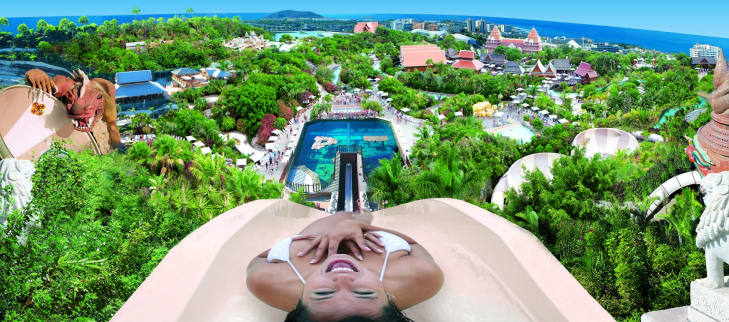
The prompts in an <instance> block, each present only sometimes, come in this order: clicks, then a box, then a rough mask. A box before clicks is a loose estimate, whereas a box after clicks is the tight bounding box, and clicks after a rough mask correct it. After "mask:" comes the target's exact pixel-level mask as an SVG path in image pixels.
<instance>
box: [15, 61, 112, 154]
mask: <svg viewBox="0 0 729 322" xmlns="http://www.w3.org/2000/svg"><path fill="white" fill-rule="evenodd" d="M25 78H26V80H27V82H28V83H29V85H31V86H33V88H36V89H40V90H43V91H45V92H47V93H50V94H52V95H53V96H55V97H56V98H58V99H59V100H61V101H62V102H63V103H64V104H65V105H66V108H67V114H68V118H70V119H71V121H72V122H73V127H74V129H75V130H76V131H80V132H90V131H91V130H92V129H93V128H94V125H96V122H97V121H98V120H99V119H100V118H102V119H103V121H104V122H106V127H107V130H108V133H109V145H111V146H112V147H118V146H119V145H120V144H121V137H120V136H119V128H118V127H117V125H116V88H115V87H114V84H112V83H111V82H110V81H108V80H105V79H102V78H93V79H89V77H88V76H86V74H85V73H84V72H83V71H81V70H78V71H77V72H74V73H73V74H72V75H71V78H69V77H66V76H61V75H56V76H54V77H53V79H51V78H50V77H48V74H46V73H45V72H44V71H42V70H40V69H31V70H29V71H27V72H26V73H25Z"/></svg>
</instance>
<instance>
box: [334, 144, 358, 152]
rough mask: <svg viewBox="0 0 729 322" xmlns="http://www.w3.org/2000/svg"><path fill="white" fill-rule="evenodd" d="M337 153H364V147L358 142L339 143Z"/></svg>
mask: <svg viewBox="0 0 729 322" xmlns="http://www.w3.org/2000/svg"><path fill="white" fill-rule="evenodd" d="M337 153H362V147H361V146H359V145H356V144H350V145H337Z"/></svg>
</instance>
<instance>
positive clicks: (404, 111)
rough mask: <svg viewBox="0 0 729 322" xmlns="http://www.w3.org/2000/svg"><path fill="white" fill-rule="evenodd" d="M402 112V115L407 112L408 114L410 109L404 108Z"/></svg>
mask: <svg viewBox="0 0 729 322" xmlns="http://www.w3.org/2000/svg"><path fill="white" fill-rule="evenodd" d="M402 112H403V113H407V112H410V109H409V108H407V107H406V108H404V109H402Z"/></svg>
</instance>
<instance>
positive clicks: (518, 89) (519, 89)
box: [516, 87, 524, 92]
mask: <svg viewBox="0 0 729 322" xmlns="http://www.w3.org/2000/svg"><path fill="white" fill-rule="evenodd" d="M516 90H517V91H520V92H521V91H523V90H524V89H523V88H521V87H519V88H517V89H516Z"/></svg>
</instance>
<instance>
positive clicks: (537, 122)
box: [532, 118, 544, 131]
mask: <svg viewBox="0 0 729 322" xmlns="http://www.w3.org/2000/svg"><path fill="white" fill-rule="evenodd" d="M532 126H533V127H534V129H535V130H537V131H541V130H542V129H543V128H544V123H543V122H542V120H540V119H538V118H535V119H533V120H532Z"/></svg>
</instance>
